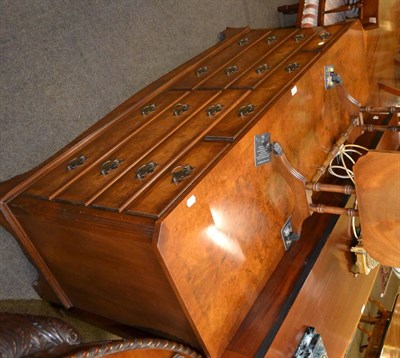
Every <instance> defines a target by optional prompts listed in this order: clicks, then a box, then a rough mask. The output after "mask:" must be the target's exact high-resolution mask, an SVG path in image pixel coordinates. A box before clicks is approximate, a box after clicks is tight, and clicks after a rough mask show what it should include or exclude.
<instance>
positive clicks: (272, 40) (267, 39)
mask: <svg viewBox="0 0 400 358" xmlns="http://www.w3.org/2000/svg"><path fill="white" fill-rule="evenodd" d="M276 40H278V37H277V36H276V35H273V36H268V37H267V38H266V40H265V42H266V43H267V44H268V45H272V44H273V43H274V42H275V41H276Z"/></svg>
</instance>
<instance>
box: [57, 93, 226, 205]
mask: <svg viewBox="0 0 400 358" xmlns="http://www.w3.org/2000/svg"><path fill="white" fill-rule="evenodd" d="M218 93H219V92H216V91H207V92H201V93H189V94H188V95H187V96H185V97H183V98H181V99H180V101H178V102H176V103H174V104H173V106H172V107H170V108H169V109H168V110H167V111H165V112H164V113H163V114H161V115H160V116H158V117H157V118H156V119H155V120H153V121H151V122H149V123H148V124H147V125H146V126H144V127H142V128H141V129H140V130H139V131H136V132H135V133H133V134H132V135H131V136H129V138H128V140H126V141H125V142H124V143H123V144H122V145H119V146H118V148H116V149H114V150H113V151H111V152H109V153H107V156H106V157H102V158H101V160H100V161H97V162H96V163H95V165H93V166H92V167H91V168H90V169H89V170H88V171H86V172H85V173H84V174H83V175H82V176H80V177H79V178H78V179H77V180H75V181H73V182H69V183H68V185H66V186H64V187H63V189H62V190H61V191H59V192H58V193H56V195H55V196H54V197H53V198H52V199H55V200H61V201H66V202H71V203H76V204H86V203H87V202H90V201H91V200H92V198H93V197H95V196H97V195H98V194H99V193H100V192H102V191H104V190H105V189H106V188H107V187H108V186H109V185H111V184H112V183H113V182H114V181H115V180H117V179H118V178H119V177H120V176H122V175H123V174H124V173H125V172H126V171H128V170H129V169H130V168H131V167H133V166H135V165H137V164H138V162H140V161H141V160H142V158H144V157H145V156H146V155H147V154H148V153H150V152H151V151H152V150H154V149H155V148H157V147H158V146H162V145H163V143H164V142H165V141H166V140H167V139H168V138H169V137H171V136H174V135H175V132H176V131H178V130H179V128H181V127H182V126H184V125H185V124H186V123H188V122H189V121H191V120H192V119H193V117H194V116H195V115H196V113H198V112H199V111H201V110H202V109H203V107H205V106H207V104H208V103H209V102H210V101H212V100H213V98H215V96H217V95H218Z"/></svg>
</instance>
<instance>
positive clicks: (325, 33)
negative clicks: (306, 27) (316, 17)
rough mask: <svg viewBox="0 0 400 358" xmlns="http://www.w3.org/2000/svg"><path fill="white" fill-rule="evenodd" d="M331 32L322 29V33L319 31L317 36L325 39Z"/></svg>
mask: <svg viewBox="0 0 400 358" xmlns="http://www.w3.org/2000/svg"><path fill="white" fill-rule="evenodd" d="M331 36H332V34H331V33H330V32H328V31H324V32H323V33H321V34H320V35H319V37H320V38H321V40H326V39H327V38H328V37H331Z"/></svg>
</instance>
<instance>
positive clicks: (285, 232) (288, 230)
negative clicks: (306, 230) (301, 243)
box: [281, 217, 300, 251]
mask: <svg viewBox="0 0 400 358" xmlns="http://www.w3.org/2000/svg"><path fill="white" fill-rule="evenodd" d="M281 236H282V240H283V245H284V246H285V250H286V251H287V250H289V249H290V246H292V244H293V243H294V242H295V241H297V240H299V238H300V235H299V234H295V233H294V232H293V228H292V217H290V218H289V219H287V221H286V222H285V224H284V225H283V226H282V229H281Z"/></svg>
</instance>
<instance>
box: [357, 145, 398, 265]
mask: <svg viewBox="0 0 400 358" xmlns="http://www.w3.org/2000/svg"><path fill="white" fill-rule="evenodd" d="M354 177H355V182H356V193H357V197H358V205H359V212H360V224H361V227H362V239H363V244H364V246H365V249H366V250H367V252H368V253H369V254H370V255H371V256H372V257H373V258H374V259H375V260H377V261H379V262H380V263H382V264H383V265H386V266H392V267H400V152H398V151H393V152H389V151H370V152H369V153H367V154H366V155H365V156H363V157H361V158H360V159H359V160H358V161H357V163H356V165H355V166H354Z"/></svg>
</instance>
